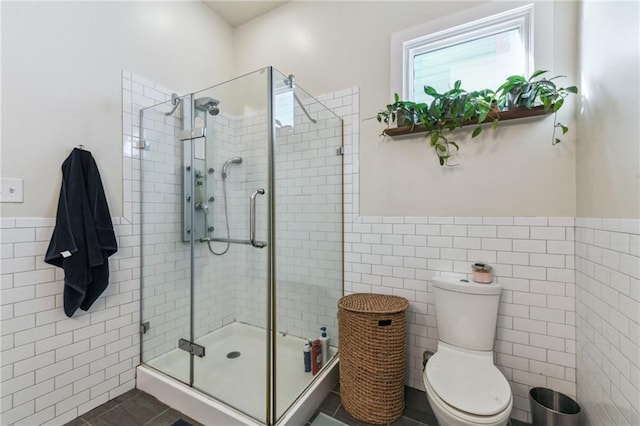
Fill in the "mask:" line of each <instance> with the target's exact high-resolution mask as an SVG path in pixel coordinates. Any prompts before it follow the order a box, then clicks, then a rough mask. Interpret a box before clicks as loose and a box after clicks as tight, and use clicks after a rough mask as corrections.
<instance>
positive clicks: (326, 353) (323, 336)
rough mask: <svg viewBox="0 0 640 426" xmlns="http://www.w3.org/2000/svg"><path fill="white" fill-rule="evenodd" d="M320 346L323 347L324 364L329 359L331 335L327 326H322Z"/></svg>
mask: <svg viewBox="0 0 640 426" xmlns="http://www.w3.org/2000/svg"><path fill="white" fill-rule="evenodd" d="M320 331H321V333H320V346H321V347H322V365H325V364H326V363H327V361H328V360H329V336H327V327H320Z"/></svg>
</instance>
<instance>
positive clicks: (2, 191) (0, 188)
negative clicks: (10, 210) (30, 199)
mask: <svg viewBox="0 0 640 426" xmlns="http://www.w3.org/2000/svg"><path fill="white" fill-rule="evenodd" d="M0 202H1V203H23V202H24V184H23V181H22V179H18V178H4V177H3V178H0Z"/></svg>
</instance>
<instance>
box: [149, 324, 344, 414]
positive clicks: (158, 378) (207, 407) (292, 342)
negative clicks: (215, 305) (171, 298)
mask: <svg viewBox="0 0 640 426" xmlns="http://www.w3.org/2000/svg"><path fill="white" fill-rule="evenodd" d="M265 333H266V331H265V330H264V329H262V328H258V327H254V326H251V325H248V324H243V323H238V322H235V323H231V324H229V325H227V326H225V327H223V328H222V329H220V330H217V331H215V332H213V333H210V334H208V335H206V336H203V337H201V338H200V339H196V343H198V344H199V345H202V346H204V347H205V348H206V356H205V357H204V358H197V357H195V358H194V360H195V361H194V384H193V388H190V387H188V386H186V385H185V384H184V383H180V382H179V381H177V380H174V379H172V378H170V377H168V376H171V377H174V378H176V379H178V380H180V381H183V382H188V377H189V354H188V353H187V352H184V351H181V350H178V349H174V350H172V351H171V352H169V353H167V354H164V355H162V356H160V357H157V358H155V359H153V360H151V361H149V362H148V363H147V364H148V366H149V367H152V368H149V367H147V366H145V365H141V366H139V367H138V378H137V382H138V384H137V387H138V388H139V389H142V390H144V391H145V392H148V393H150V394H152V395H153V396H155V397H156V398H158V399H159V400H161V401H163V402H164V403H166V404H167V405H170V406H172V407H174V408H176V409H178V410H180V411H182V412H184V413H185V414H187V415H189V416H191V417H193V418H194V419H196V420H198V421H200V422H203V423H205V424H211V421H212V419H219V420H218V421H219V422H220V424H238V425H259V424H262V423H260V422H257V421H256V420H254V419H262V418H264V415H265V410H266V394H265V392H266V376H267V374H266V370H265V369H266V352H265V350H266V344H265V343H266V342H265ZM304 343H305V340H304V339H300V338H297V337H293V336H282V335H278V338H277V352H276V356H277V363H276V409H277V416H278V417H281V416H282V415H283V414H285V416H284V417H282V419H281V421H280V422H279V423H280V424H298V422H300V423H299V424H304V422H306V420H308V418H309V417H311V415H312V414H313V412H314V411H315V409H316V408H317V407H318V406H319V405H320V404H321V402H322V401H323V400H324V398H325V397H326V395H328V393H329V392H330V391H331V389H332V388H333V386H334V385H335V384H336V383H337V380H338V368H337V365H338V363H337V357H334V359H333V360H332V361H330V362H329V363H328V365H327V366H325V367H324V368H323V370H322V371H321V372H320V373H319V376H320V377H319V378H318V380H316V381H314V383H313V385H312V386H310V387H309V389H307V391H306V392H304V391H305V389H306V388H307V387H308V386H309V383H310V381H311V378H312V376H311V373H305V372H304V371H303V351H302V349H303V347H304ZM331 349H332V354H335V352H336V349H335V348H331ZM155 370H159V371H161V372H164V374H162V373H159V372H158V371H155ZM166 375H168V376H166ZM206 395H210V396H212V397H213V398H215V399H211V398H209V397H207V396H206ZM294 401H295V403H294ZM221 402H222V403H221ZM292 403H294V405H293V407H292V408H291V409H290V410H289V411H287V412H286V413H285V410H286V409H287V408H289V406H291V404H292ZM214 409H215V411H216V413H215V414H214V412H213V411H212V410H214ZM212 416H213V417H212ZM219 416H223V417H219ZM294 420H296V421H295V422H294ZM223 422H226V423H223ZM289 422H291V423H289ZM214 424H217V423H214Z"/></svg>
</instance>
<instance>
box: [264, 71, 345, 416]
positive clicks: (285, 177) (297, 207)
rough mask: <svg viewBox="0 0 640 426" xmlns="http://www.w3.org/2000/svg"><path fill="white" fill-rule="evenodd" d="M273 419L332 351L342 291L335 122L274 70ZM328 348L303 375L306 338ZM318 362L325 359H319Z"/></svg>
mask: <svg viewBox="0 0 640 426" xmlns="http://www.w3.org/2000/svg"><path fill="white" fill-rule="evenodd" d="M273 87H274V105H275V107H274V123H275V143H274V159H275V161H274V164H275V167H274V169H275V170H274V175H275V189H274V191H273V192H274V194H275V211H276V215H275V229H276V244H275V250H276V257H275V265H276V266H275V270H276V280H275V283H274V291H275V307H274V309H275V324H274V327H276V330H277V332H278V333H277V337H276V339H275V342H276V345H275V363H276V368H275V371H276V376H275V382H276V386H275V388H276V401H275V402H276V409H275V414H276V419H278V418H280V417H281V416H282V415H283V413H284V412H285V411H286V410H287V409H288V408H289V407H290V406H291V404H293V403H294V401H295V400H296V399H297V398H298V396H300V395H301V394H302V392H303V391H304V390H305V389H306V388H307V387H308V386H309V385H310V384H311V382H312V380H313V379H314V377H317V374H318V372H317V371H316V368H323V367H324V366H325V365H327V364H329V362H330V361H331V359H332V358H333V357H334V356H335V354H336V352H337V349H336V348H337V344H338V341H337V335H338V333H337V331H338V325H337V303H338V299H339V298H340V297H341V296H342V294H343V288H342V283H343V280H342V158H343V157H342V144H343V138H342V131H343V129H342V119H341V118H340V117H338V116H337V115H335V114H334V113H333V112H332V111H331V110H329V109H327V108H326V107H325V106H324V105H322V104H321V103H320V102H318V101H317V100H316V99H315V98H313V97H312V96H311V95H309V94H308V93H307V92H305V91H304V90H303V89H302V88H301V87H299V86H298V85H296V82H295V77H294V76H285V75H283V74H281V73H279V72H277V71H274V79H273ZM321 327H326V328H327V333H328V335H329V338H330V341H329V343H330V345H329V347H328V349H327V353H326V354H324V355H322V356H321V357H320V359H319V360H314V359H312V360H311V363H312V364H313V363H314V362H316V361H319V362H320V363H321V364H323V365H321V366H320V365H316V368H314V367H313V366H312V367H311V371H305V368H304V367H305V366H304V363H303V350H304V346H305V343H306V342H307V341H314V340H316V339H318V338H319V337H320V334H321V331H320V328H321ZM323 361H324V362H323Z"/></svg>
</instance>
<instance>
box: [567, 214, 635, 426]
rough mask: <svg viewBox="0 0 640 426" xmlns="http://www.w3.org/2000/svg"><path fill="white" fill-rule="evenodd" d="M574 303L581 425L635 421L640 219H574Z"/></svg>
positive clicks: (617, 423) (620, 423) (632, 422)
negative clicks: (583, 421) (581, 409)
mask: <svg viewBox="0 0 640 426" xmlns="http://www.w3.org/2000/svg"><path fill="white" fill-rule="evenodd" d="M576 304H577V306H576V308H577V317H578V318H577V321H578V334H577V341H578V348H577V349H578V351H577V352H578V354H577V367H578V370H577V371H578V402H579V403H580V404H581V405H582V407H583V409H584V412H585V424H587V425H623V424H625V425H637V424H640V407H639V405H638V402H639V401H640V220H637V219H636V220H632V219H588V218H577V219H576Z"/></svg>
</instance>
